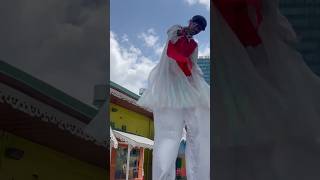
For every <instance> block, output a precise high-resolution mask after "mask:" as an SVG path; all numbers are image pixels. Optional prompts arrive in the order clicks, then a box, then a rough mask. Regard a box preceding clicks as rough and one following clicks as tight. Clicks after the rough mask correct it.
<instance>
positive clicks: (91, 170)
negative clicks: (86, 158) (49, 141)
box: [0, 131, 107, 180]
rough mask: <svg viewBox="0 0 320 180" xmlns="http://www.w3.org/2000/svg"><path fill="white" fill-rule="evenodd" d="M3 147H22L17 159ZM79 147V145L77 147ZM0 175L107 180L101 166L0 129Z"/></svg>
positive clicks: (10, 179)
mask: <svg viewBox="0 0 320 180" xmlns="http://www.w3.org/2000/svg"><path fill="white" fill-rule="evenodd" d="M5 147H14V148H18V149H21V150H23V151H24V156H23V158H22V159H20V160H14V159H10V158H7V157H5V156H4V154H5V153H4V150H5ZM79 148H80V147H79ZM0 153H1V154H0V179H1V180H36V179H37V178H35V177H33V174H36V175H38V179H39V180H41V179H45V180H58V179H59V180H71V179H76V180H93V179H94V180H106V178H107V175H106V174H107V172H106V170H104V169H103V168H99V167H96V166H94V165H91V164H88V163H85V162H82V161H80V160H78V159H74V158H72V157H71V156H68V155H66V154H63V153H60V152H57V151H55V150H52V149H50V148H47V147H45V146H42V145H39V144H36V143H33V142H31V141H28V140H26V139H23V138H20V137H17V136H14V135H12V134H9V133H5V132H3V131H0Z"/></svg>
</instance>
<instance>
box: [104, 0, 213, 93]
mask: <svg viewBox="0 0 320 180" xmlns="http://www.w3.org/2000/svg"><path fill="white" fill-rule="evenodd" d="M194 15H202V16H204V17H205V18H206V20H207V23H208V25H207V28H206V30H205V31H202V32H201V33H200V34H198V35H196V36H195V39H196V41H197V42H198V45H199V56H209V55H210V0H160V1H159V0H137V1H132V0H128V1H125V0H110V67H111V68H110V80H111V81H113V82H115V83H117V84H119V85H121V86H123V87H125V88H127V89H129V90H130V91H132V92H134V93H136V94H138V93H139V89H140V88H145V87H146V86H147V81H146V80H147V78H148V74H149V72H150V70H151V69H152V68H153V67H154V66H155V65H156V64H157V63H158V61H159V59H160V55H161V53H162V50H163V47H164V44H165V42H166V40H167V39H166V31H167V30H168V28H169V27H170V26H172V25H176V24H179V25H182V26H186V25H188V21H189V20H190V19H191V17H192V16H194Z"/></svg>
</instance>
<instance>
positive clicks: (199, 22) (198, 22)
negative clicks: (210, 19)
mask: <svg viewBox="0 0 320 180" xmlns="http://www.w3.org/2000/svg"><path fill="white" fill-rule="evenodd" d="M206 26H207V21H206V19H205V18H204V17H203V16H200V15H195V16H193V17H192V18H191V19H190V21H189V29H190V33H191V35H196V34H198V33H200V32H201V31H204V30H205V29H206Z"/></svg>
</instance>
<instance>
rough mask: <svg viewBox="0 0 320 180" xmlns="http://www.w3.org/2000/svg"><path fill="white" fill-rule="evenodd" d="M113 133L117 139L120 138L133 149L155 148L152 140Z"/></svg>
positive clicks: (118, 132) (123, 133) (122, 133)
mask: <svg viewBox="0 0 320 180" xmlns="http://www.w3.org/2000/svg"><path fill="white" fill-rule="evenodd" d="M113 133H114V135H115V137H116V138H119V139H120V140H121V141H124V142H126V143H128V144H129V145H131V146H133V147H143V148H148V149H152V148H153V141H152V140H151V139H148V138H145V137H142V136H137V135H134V134H129V133H125V132H121V131H116V130H113Z"/></svg>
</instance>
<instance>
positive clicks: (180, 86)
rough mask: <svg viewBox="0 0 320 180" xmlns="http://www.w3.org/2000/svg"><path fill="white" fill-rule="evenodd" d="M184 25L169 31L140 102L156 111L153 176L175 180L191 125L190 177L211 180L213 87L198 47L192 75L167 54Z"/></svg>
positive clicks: (188, 173) (194, 53)
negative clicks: (184, 133)
mask: <svg viewBox="0 0 320 180" xmlns="http://www.w3.org/2000/svg"><path fill="white" fill-rule="evenodd" d="M180 28H182V27H181V26H178V25H175V26H173V27H171V28H170V29H169V30H168V32H167V33H168V41H167V44H166V46H165V48H164V50H163V52H162V56H161V60H160V62H159V64H157V65H156V67H155V68H154V69H153V70H152V71H151V72H150V75H149V79H148V87H147V89H146V91H145V92H144V93H143V95H142V96H141V97H140V99H139V100H138V102H137V103H138V104H139V105H141V106H144V107H147V108H150V109H152V110H153V114H154V123H155V137H154V141H155V143H154V149H153V172H152V174H153V179H154V180H174V179H175V161H176V158H177V155H178V150H179V145H180V140H181V137H182V131H183V128H184V126H187V128H188V130H187V137H186V141H187V143H186V164H187V166H186V171H187V178H188V180H200V179H201V180H209V179H210V177H209V175H210V86H209V85H208V84H207V83H206V82H205V80H204V78H203V73H202V71H201V69H200V68H199V66H198V65H197V60H198V49H195V50H194V52H193V54H192V55H191V60H192V67H193V68H192V75H191V76H189V77H187V76H186V75H185V74H184V73H183V71H182V70H181V69H180V68H179V66H178V65H177V63H176V62H175V60H174V59H171V58H170V57H168V56H167V46H168V42H169V40H171V41H172V42H173V43H175V42H177V40H178V39H179V37H178V36H177V30H178V29H180Z"/></svg>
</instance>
